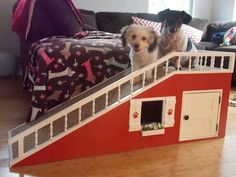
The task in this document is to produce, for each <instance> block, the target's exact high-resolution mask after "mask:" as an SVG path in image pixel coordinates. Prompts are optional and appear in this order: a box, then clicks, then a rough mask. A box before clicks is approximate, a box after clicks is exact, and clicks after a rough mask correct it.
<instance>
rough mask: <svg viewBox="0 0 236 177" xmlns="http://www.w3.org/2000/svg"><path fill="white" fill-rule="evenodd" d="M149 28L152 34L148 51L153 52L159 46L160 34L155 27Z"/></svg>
mask: <svg viewBox="0 0 236 177" xmlns="http://www.w3.org/2000/svg"><path fill="white" fill-rule="evenodd" d="M149 30H150V36H149V38H150V39H149V41H150V45H149V47H148V52H150V53H152V52H153V51H154V50H155V49H156V47H157V40H158V38H159V36H157V34H156V32H155V31H154V29H153V28H149Z"/></svg>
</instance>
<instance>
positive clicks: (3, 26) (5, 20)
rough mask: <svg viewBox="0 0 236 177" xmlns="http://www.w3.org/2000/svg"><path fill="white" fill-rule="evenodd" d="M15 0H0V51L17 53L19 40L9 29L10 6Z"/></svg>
mask: <svg viewBox="0 0 236 177" xmlns="http://www.w3.org/2000/svg"><path fill="white" fill-rule="evenodd" d="M15 2H16V0H0V22H1V23H0V51H3V52H9V53H13V54H16V55H18V54H19V40H18V37H17V35H16V34H15V33H14V32H12V31H11V16H12V6H13V4H14V3H15Z"/></svg>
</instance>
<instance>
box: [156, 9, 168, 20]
mask: <svg viewBox="0 0 236 177" xmlns="http://www.w3.org/2000/svg"><path fill="white" fill-rule="evenodd" d="M169 11H170V9H166V10H163V11H161V12H159V13H158V14H157V17H158V20H160V22H164V21H165V19H166V16H167V14H168V12H169Z"/></svg>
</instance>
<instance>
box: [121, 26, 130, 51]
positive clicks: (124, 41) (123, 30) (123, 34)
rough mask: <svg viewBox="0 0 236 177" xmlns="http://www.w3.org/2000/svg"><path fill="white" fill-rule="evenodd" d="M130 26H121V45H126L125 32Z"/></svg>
mask: <svg viewBox="0 0 236 177" xmlns="http://www.w3.org/2000/svg"><path fill="white" fill-rule="evenodd" d="M129 28H130V27H129V26H128V25H127V26H124V27H123V28H121V30H120V32H121V41H122V45H123V47H124V46H126V45H127V42H126V33H127V30H128V29H129Z"/></svg>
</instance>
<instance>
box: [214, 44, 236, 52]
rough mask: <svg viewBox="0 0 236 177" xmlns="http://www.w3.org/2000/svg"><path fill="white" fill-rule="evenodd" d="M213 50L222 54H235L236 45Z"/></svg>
mask: <svg viewBox="0 0 236 177" xmlns="http://www.w3.org/2000/svg"><path fill="white" fill-rule="evenodd" d="M214 50H215V51H223V52H236V45H230V46H221V47H216V48H214Z"/></svg>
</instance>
